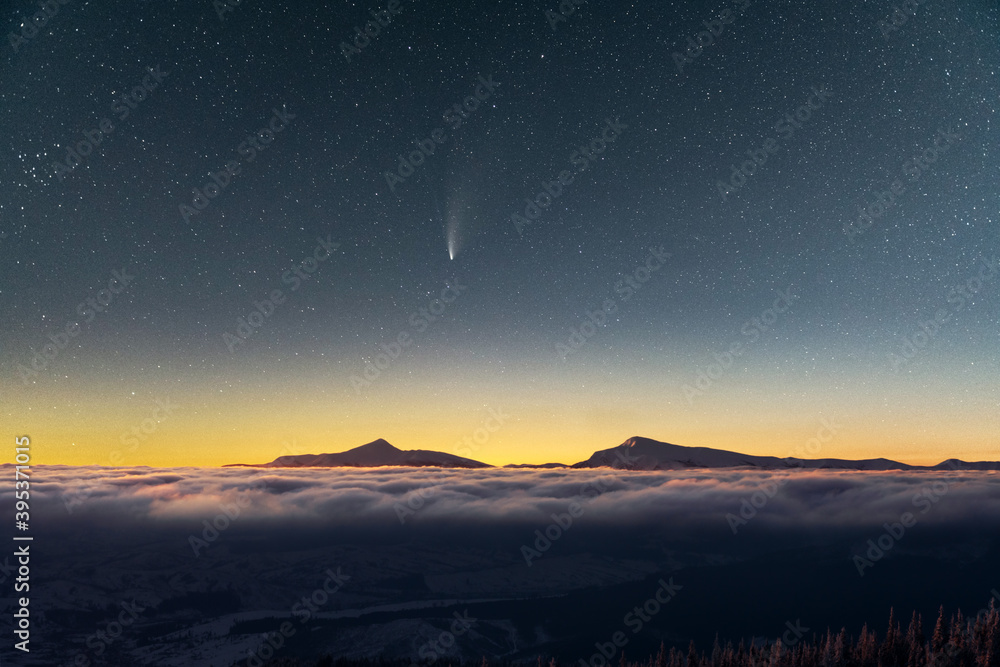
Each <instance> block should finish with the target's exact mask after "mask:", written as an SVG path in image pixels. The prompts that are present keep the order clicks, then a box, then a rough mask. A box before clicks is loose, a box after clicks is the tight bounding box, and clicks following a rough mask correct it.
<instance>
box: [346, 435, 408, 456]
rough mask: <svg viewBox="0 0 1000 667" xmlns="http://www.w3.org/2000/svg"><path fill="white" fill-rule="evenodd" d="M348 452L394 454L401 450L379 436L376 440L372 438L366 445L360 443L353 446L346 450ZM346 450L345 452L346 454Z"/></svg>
mask: <svg viewBox="0 0 1000 667" xmlns="http://www.w3.org/2000/svg"><path fill="white" fill-rule="evenodd" d="M347 451H348V452H356V453H358V454H362V453H364V454H395V453H396V452H399V451H401V450H399V449H397V448H396V447H393V446H392V445H390V444H389V442H388V441H386V440H383V439H382V438H379V439H378V440H372V441H371V442H369V443H368V444H366V445H361V446H359V447H355V448H354V449H349V450H347ZM346 453H347V452H345V454H346Z"/></svg>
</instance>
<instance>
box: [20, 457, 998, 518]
mask: <svg viewBox="0 0 1000 667" xmlns="http://www.w3.org/2000/svg"><path fill="white" fill-rule="evenodd" d="M32 482H33V484H32V490H33V492H35V494H37V496H38V497H37V498H36V499H35V507H34V508H33V509H34V510H35V511H36V512H38V513H40V514H41V515H44V516H46V517H48V519H49V520H51V521H53V522H58V521H59V520H60V518H69V517H72V519H73V520H74V521H78V520H90V521H109V522H122V521H125V522H128V521H143V522H163V523H172V522H186V521H191V520H195V521H198V520H201V519H202V518H205V517H209V516H213V515H215V514H217V513H219V512H220V507H221V506H227V505H228V506H232V505H234V504H235V505H237V506H238V507H240V508H241V509H240V515H241V517H242V518H241V522H243V523H253V522H255V521H268V522H271V521H274V520H293V521H305V522H319V523H322V524H326V525H332V526H336V525H343V526H352V525H366V526H373V525H380V524H386V525H392V524H395V525H399V524H401V523H409V524H411V525H414V524H418V523H425V524H433V523H448V524H454V523H464V522H471V523H474V524H476V525H488V524H491V523H503V524H518V523H528V524H537V523H539V522H541V523H545V522H548V521H550V516H551V515H552V514H553V513H563V512H567V511H569V507H570V504H571V503H574V502H575V503H578V504H579V509H578V510H576V511H578V512H579V513H581V516H583V515H585V516H586V517H587V518H586V523H588V524H592V525H601V524H604V525H608V524H612V525H627V524H646V523H662V522H663V521H665V520H669V521H670V522H672V523H673V524H674V525H691V524H694V525H704V524H707V523H712V524H718V523H719V522H720V521H722V522H725V521H726V520H727V519H726V517H727V516H728V517H730V518H729V520H730V521H731V520H732V517H740V518H741V519H743V520H752V521H753V522H755V524H757V525H760V526H761V527H764V526H769V527H771V528H777V529H780V528H784V527H793V528H794V527H802V528H808V527H811V526H825V527H829V528H836V527H864V526H868V525H875V526H879V525H881V524H882V522H885V521H894V520H898V519H899V517H900V516H901V515H902V514H903V513H905V512H910V513H912V514H913V515H914V516H915V517H917V518H918V519H919V520H920V521H921V522H923V523H926V524H939V525H944V526H946V525H954V524H955V523H962V522H967V521H971V520H975V521H980V522H984V523H993V524H996V523H998V522H1000V483H998V482H1000V474H998V473H997V472H901V471H892V472H877V473H876V472H854V471H848V472H845V471H818V472H817V471H809V472H807V471H756V470H742V469H741V470H725V471H706V470H697V471H685V472H669V471H666V472H628V471H620V470H610V469H597V470H497V469H489V470H448V469H436V468H434V469H432V468H421V469H412V468H406V469H404V468H377V469H277V470H276V469H268V470H264V469H254V468H171V469H159V468H146V467H142V468H99V467H68V466H46V467H40V468H38V469H37V470H36V471H35V475H34V476H33V479H32ZM401 517H402V518H401Z"/></svg>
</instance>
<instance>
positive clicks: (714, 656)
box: [265, 600, 1000, 667]
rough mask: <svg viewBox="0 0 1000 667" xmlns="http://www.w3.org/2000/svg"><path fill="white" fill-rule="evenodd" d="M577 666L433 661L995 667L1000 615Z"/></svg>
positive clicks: (992, 609)
mask: <svg viewBox="0 0 1000 667" xmlns="http://www.w3.org/2000/svg"><path fill="white" fill-rule="evenodd" d="M603 660H604V658H603V656H600V655H598V656H597V659H596V660H595V661H594V662H596V663H597V664H594V662H592V663H585V662H584V661H583V660H570V661H560V660H558V659H556V658H554V657H552V658H545V659H543V658H542V657H541V656H539V657H537V658H536V659H534V660H530V661H528V660H525V661H513V662H512V661H510V660H503V661H495V660H490V659H488V658H482V659H481V660H478V661H474V662H467V661H459V660H449V661H445V660H439V661H438V662H437V663H436V664H435V665H434V667H512V666H513V665H520V666H522V667H523V666H524V665H525V664H531V663H535V665H537V667H605V665H606V666H607V667H1000V612H998V610H997V607H996V605H995V603H994V601H993V600H991V601H990V606H989V609H984V610H982V611H980V612H979V614H977V615H976V616H975V617H966V616H963V615H962V612H961V611H958V612H957V613H955V614H952V615H951V616H949V617H946V616H945V613H944V607H942V608H941V610H940V612H939V614H938V618H937V622H936V623H935V624H934V628H933V631H932V632H931V636H930V637H927V636H926V635H925V633H924V625H923V619H922V618H921V617H920V615H919V614H917V613H914V614H913V616H912V617H911V619H910V622H909V624H908V625H907V627H906V629H905V630H904V629H903V627H902V626H901V625H900V623H899V622H898V621H897V620H896V618H895V614H894V612H892V611H891V610H890V612H889V628H888V631H887V632H886V633H885V635H884V636H882V637H881V638H880V637H879V636H878V635H877V634H876V633H875V632H872V631H870V630H869V629H868V626H867V625H866V626H865V627H863V628H862V629H861V633H860V634H859V635H858V636H857V637H854V636H852V635H849V634H848V633H847V630H845V629H841V630H840V632H839V633H836V634H834V633H831V632H830V631H827V632H826V634H825V635H820V636H816V635H814V636H813V637H812V639H801V640H794V641H793V642H786V641H783V640H778V641H774V642H770V643H763V642H761V643H750V644H748V643H746V642H740V643H739V644H738V645H734V644H732V643H731V642H730V643H726V644H725V645H722V644H720V643H719V640H718V639H716V641H715V644H714V645H713V646H712V648H711V649H710V650H708V649H706V650H699V649H698V647H697V646H695V644H694V642H691V644H690V645H689V647H688V649H687V650H686V651H683V650H677V649H676V648H670V649H669V650H668V649H667V648H666V647H665V646H664V645H663V644H661V645H660V650H659V652H658V654H657V655H655V656H649V657H647V658H645V659H640V660H639V661H632V660H631V659H629V657H628V656H626V655H625V654H624V653H621V654H618V655H617V656H615V658H614V659H613V660H612V664H608V663H606V662H603ZM265 664H266V667H430V665H428V664H425V662H418V663H414V662H412V661H409V660H398V659H395V660H387V659H362V660H357V659H352V660H347V659H342V658H333V657H331V656H325V657H323V658H321V659H319V660H312V661H300V660H289V659H287V658H286V659H275V660H271V661H269V662H267V663H265Z"/></svg>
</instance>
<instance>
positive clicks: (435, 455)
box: [233, 436, 1000, 470]
mask: <svg viewBox="0 0 1000 667" xmlns="http://www.w3.org/2000/svg"><path fill="white" fill-rule="evenodd" d="M233 465H237V466H241V465H242V466H246V465H249V464H239V463H238V464H233ZM381 466H410V467H439V468H492V467H493V466H491V465H489V464H487V463H482V462H480V461H474V460H472V459H467V458H463V457H461V456H455V455H454V454H446V453H444V452H435V451H432V450H426V449H410V450H404V449H397V448H396V447H393V446H392V445H390V444H389V443H388V442H386V441H385V440H382V439H381V438H380V439H378V440H376V441H374V442H369V443H368V444H367V445H361V446H360V447H355V448H354V449H349V450H347V451H346V452H340V453H337V454H299V455H295V456H279V457H278V458H276V459H275V460H273V461H271V462H270V463H263V464H260V465H258V466H251V467H261V468H307V467H315V468H336V467H351V468H377V467H381ZM503 467H504V468H515V469H517V468H617V469H619V470H686V469H689V468H710V469H714V468H763V469H768V470H783V469H788V468H802V469H807V470H831V469H832V470H1000V461H974V462H967V461H961V460H959V459H948V460H947V461H942V462H941V463H938V464H937V465H934V466H914V465H909V464H907V463H900V462H898V461H891V460H889V459H862V460H858V461H854V460H850V459H800V458H793V457H789V458H778V457H776V456H754V455H752V454H740V453H738V452H730V451H726V450H724V449H712V448H711V447H684V446H683V445H672V444H670V443H667V442H659V441H657V440H652V439H650V438H641V437H638V436H636V437H633V438H629V439H628V440H626V441H625V442H623V443H622V444H620V445H618V446H617V447H612V448H610V449H602V450H600V451H597V452H594V454H593V455H592V456H591V457H590V458H589V459H587V460H586V461H581V462H579V463H575V464H573V465H571V466H567V465H563V464H562V463H543V464H531V463H520V464H509V465H505V466H503Z"/></svg>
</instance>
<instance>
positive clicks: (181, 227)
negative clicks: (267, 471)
mask: <svg viewBox="0 0 1000 667" xmlns="http://www.w3.org/2000/svg"><path fill="white" fill-rule="evenodd" d="M897 5H898V6H899V7H902V6H903V5H902V4H900V3H897ZM52 6H54V7H58V12H57V13H56V14H55V15H54V16H52V17H51V18H48V19H47V21H46V22H45V25H44V26H43V27H42V28H40V29H39V30H38V31H37V34H36V35H35V36H34V37H31V38H26V39H18V38H15V39H13V41H12V38H11V36H10V34H13V35H20V34H21V33H22V27H21V20H22V16H27V17H29V20H30V14H31V13H32V12H34V11H38V5H37V4H36V3H33V2H32V3H29V2H27V1H25V0H18V1H17V2H15V3H13V7H8V9H7V10H6V12H5V13H4V27H5V32H10V31H12V32H10V34H9V35H7V37H6V38H5V40H4V44H3V47H2V53H3V55H2V60H0V114H2V126H3V127H4V128H5V130H6V131H5V132H4V133H3V139H2V141H3V144H4V146H3V150H2V152H0V250H2V256H3V258H4V261H3V265H2V268H0V310H2V313H3V318H2V324H0V352H2V354H0V358H2V378H3V379H2V385H0V390H2V396H0V402H2V403H0V408H2V414H3V418H4V423H5V424H7V425H8V429H13V430H12V431H11V432H10V435H11V436H12V435H14V431H16V432H17V433H18V434H24V433H26V434H29V435H30V436H31V438H32V445H33V448H32V452H33V455H34V456H33V462H34V463H66V464H102V465H110V464H124V465H146V464H148V465H209V466H213V465H221V464H226V463H235V462H246V463H260V462H264V461H269V460H271V459H273V458H275V457H277V456H279V455H282V454H287V453H289V452H292V453H319V452H329V451H341V450H344V449H348V448H350V447H354V446H357V445H360V444H363V443H365V442H369V441H371V440H375V439H376V438H385V439H387V440H388V441H389V442H391V443H393V444H394V445H396V446H397V447H400V448H403V449H416V448H424V449H437V450H441V451H447V452H452V453H461V454H462V455H466V456H470V457H471V458H475V459H478V460H482V461H486V462H488V463H493V464H504V463H512V462H513V463H517V462H532V463H541V462H547V461H561V462H564V463H573V462H575V461H579V460H583V459H585V458H587V457H588V456H589V455H590V454H591V453H592V452H593V451H594V450H596V449H604V448H608V447H612V446H615V445H617V444H619V443H621V442H622V441H623V440H625V439H626V438H628V437H630V436H634V435H642V436H646V437H651V438H655V439H658V440H663V441H668V442H673V443H676V444H681V445H691V446H711V447H718V448H723V449H733V450H737V451H744V452H747V453H754V454H771V455H776V456H786V455H788V454H789V453H790V452H791V451H792V450H793V449H794V448H796V447H798V446H800V445H801V444H802V443H803V442H805V441H806V440H807V439H808V438H810V437H812V436H813V435H814V434H815V433H816V432H817V429H819V428H820V427H821V426H822V421H821V420H823V419H826V420H828V421H829V420H833V422H834V423H836V424H837V425H838V429H837V435H836V437H835V438H834V439H833V440H832V441H831V442H829V443H828V444H826V445H824V448H823V451H822V453H821V454H819V455H820V456H840V457H848V458H865V457H876V456H885V457H888V458H894V459H896V460H902V461H906V462H908V463H936V462H939V461H941V460H943V459H945V458H948V457H951V456H955V457H958V458H962V459H965V460H983V459H991V460H993V459H996V458H997V456H996V454H995V452H996V451H997V446H998V445H1000V442H998V440H997V433H1000V428H998V427H1000V418H998V417H1000V382H998V381H997V378H998V377H1000V325H998V322H1000V265H998V264H997V261H998V259H997V258H998V257H1000V235H998V232H997V224H998V219H1000V212H998V210H1000V209H998V206H1000V171H998V166H1000V141H998V139H1000V135H998V133H997V132H998V128H997V127H996V125H997V119H996V118H995V115H996V109H997V105H998V99H1000V97H998V94H1000V83H998V74H1000V12H998V9H997V7H996V3H995V2H986V1H984V0H973V1H972V2H950V1H948V0H927V1H926V2H924V3H922V4H920V5H913V6H912V7H911V6H910V5H907V7H909V8H910V9H909V10H903V9H901V10H900V13H899V14H897V18H896V22H897V24H899V25H896V26H892V25H891V21H892V16H893V12H894V9H893V4H892V3H890V2H865V3H861V2H850V3H803V2H762V1H761V0H751V1H750V2H747V0H736V1H734V2H730V3H726V2H719V3H701V2H680V3H676V2H674V3H671V2H666V3H663V2H656V3H654V2H648V3H637V4H631V3H617V2H616V3H598V2H582V3H580V4H573V3H572V2H571V1H570V0H566V1H565V2H564V3H563V4H562V7H563V11H564V12H565V13H566V15H565V16H563V15H561V14H559V7H560V6H559V4H558V3H557V2H556V0H549V1H548V2H545V1H542V2H505V3H502V4H497V3H486V2H478V1H477V2H471V3H452V4H445V3H436V4H434V3H430V2H428V1H427V0H399V2H396V1H395V0H394V2H393V3H391V5H390V4H388V3H381V2H379V3H376V2H371V3H363V2H348V3H346V4H345V3H342V2H332V3H329V6H327V7H322V6H312V5H311V4H310V3H300V4H293V5H285V4H274V3H265V2H260V1H256V0H244V1H243V2H242V3H240V4H239V5H238V6H229V5H224V4H223V3H222V2H217V3H216V6H213V4H212V2H211V1H210V0H199V1H198V2H157V1H155V0H151V1H148V2H133V3H126V4H125V5H121V4H105V3H93V2H82V1H81V0H71V1H70V2H68V3H67V4H58V3H53V5H52ZM220 7H225V9H226V10H227V11H225V12H224V13H223V14H222V16H221V17H220V15H219V8H220ZM390 9H393V10H395V13H390V11H389V10H390ZM230 10H231V11H230ZM50 11H51V8H50ZM547 12H548V14H547ZM386 17H389V18H391V21H389V22H388V23H387V25H385V26H376V23H375V21H376V20H377V19H381V20H382V21H383V22H385V18H386ZM720 17H721V18H720ZM903 18H905V21H904V20H903ZM563 19H565V20H563ZM366 21H372V22H373V23H372V24H370V25H369V32H371V33H372V34H374V33H375V29H374V28H373V27H372V26H376V27H377V32H378V34H375V35H374V36H373V37H358V34H362V35H363V31H364V29H365V23H366ZM706 23H707V24H708V26H706ZM880 24H881V25H880ZM355 27H358V28H359V31H358V32H356V31H355ZM890 28H891V29H890ZM710 29H711V30H715V31H716V32H719V30H720V29H721V33H720V34H717V35H712V34H711V33H710V32H708V31H709V30H710ZM24 32H25V34H31V32H32V31H31V29H28V28H25V29H24ZM698 33H702V34H701V35H700V36H699V34H698ZM356 38H357V41H355V39H356ZM689 39H690V40H691V41H690V43H689V41H688V40H689ZM699 40H700V41H701V42H702V43H703V44H704V46H698V42H699ZM345 44H347V45H349V46H347V47H345ZM675 54H676V55H675ZM144 82H145V88H144V87H143V86H144ZM137 87H138V88H137ZM477 94H478V95H479V97H478V98H477V97H476V95H477ZM123 95H129V96H132V97H131V99H129V100H128V101H126V100H123V99H122V96H123ZM139 98H143V99H139ZM456 105H458V106H457V107H456ZM463 105H464V106H463ZM806 105H811V108H810V106H806ZM126 112H127V113H126ZM796 114H798V115H797V116H796ZM102 124H103V125H102ZM102 127H103V128H107V130H108V131H102V130H101V128H102ZM268 128H269V129H268ZM258 131H260V132H259V133H258ZM87 133H89V136H90V137H91V139H93V140H99V144H98V145H96V146H94V147H93V150H92V152H90V151H89V148H90V146H89V145H88V144H87V143H86V141H88V140H87ZM255 135H256V138H255ZM602 136H603V139H599V140H597V141H592V140H595V139H598V138H601V137H602ZM605 140H607V141H605ZM421 145H422V146H423V147H424V148H423V151H424V152H425V153H426V155H425V154H424V153H421V152H420V151H421V149H420V148H419V146H421ZM71 147H76V148H77V149H79V150H80V152H81V153H83V152H89V155H86V156H83V155H81V156H80V158H79V161H80V164H79V165H77V166H74V167H73V168H72V169H69V168H67V167H66V166H65V165H66V163H67V161H69V163H70V164H71V165H72V163H73V162H75V161H76V160H75V158H68V157H67V155H68V151H69V150H70V148H71ZM431 150H433V152H431ZM592 150H593V152H591V151H592ZM413 151H417V152H416V153H413ZM401 156H402V157H401ZM754 156H756V158H757V160H758V162H757V163H754V162H753V161H752V158H753V157H754ZM401 159H405V160H410V159H412V161H413V162H416V163H419V164H417V165H416V166H414V167H412V173H411V166H410V165H404V166H403V167H400V161H401ZM914 159H918V161H917V162H914ZM748 160H751V161H750V162H747V161H748ZM57 162H58V163H62V165H63V166H61V167H58V168H57V167H56V166H55V165H56V163H57ZM741 168H742V169H743V172H742V173H740V171H739V170H740V169H741ZM390 174H391V176H390ZM560 176H561V177H562V179H563V182H560ZM213 179H214V180H213ZM206 185H208V186H209V187H208V188H207V190H208V193H207V194H206V193H204V191H202V194H198V195H197V196H196V195H195V193H194V192H193V189H194V188H198V189H202V188H205V186H206ZM546 188H548V192H546ZM209 195H211V196H210V197H209ZM555 195H558V196H555ZM526 198H528V200H532V199H533V200H535V202H536V204H529V203H528V202H526ZM880 198H881V200H882V202H883V203H882V204H878V205H877V206H874V207H873V205H875V204H876V203H877V202H879V200H880ZM202 206H203V208H201V210H199V209H198V208H197V207H202ZM534 206H538V208H537V210H536V209H535V208H533V207H534ZM526 208H528V211H526ZM863 208H864V209H867V213H863V212H862V209H863ZM513 214H517V216H521V217H517V218H513V217H512V215H513ZM865 215H867V216H870V217H869V218H865V217H864V216H865ZM530 218H534V219H530ZM116 272H117V273H116ZM131 276H134V278H132V277H131ZM109 287H110V288H111V289H107V288H109ZM101 290H104V291H103V292H102V291H101ZM276 291H280V293H279V292H276ZM116 292H117V293H116ZM88 299H91V300H92V301H91V302H89V303H88ZM272 299H273V300H272ZM255 304H259V305H255ZM422 309H423V310H422ZM254 312H256V313H258V314H256V315H253V314H252V313H254ZM238 318H244V319H245V320H246V323H242V322H240V321H239V319H238ZM755 318H756V319H755ZM253 324H259V326H253ZM77 327H78V328H77ZM67 330H69V331H71V332H72V333H73V335H72V336H71V335H69V334H68V333H66V332H67ZM241 334H242V335H241ZM400 342H402V343H403V345H399V343H400ZM46 345H49V346H50V347H48V348H47V349H46V347H45V346H46ZM396 345H399V347H398V348H397V347H396ZM46 355H47V356H48V357H49V358H46ZM380 355H384V356H380ZM393 356H394V358H393ZM157 402H159V403H157ZM495 414H499V415H501V416H502V420H501V421H502V424H501V425H500V428H499V429H497V430H496V432H494V433H489V434H488V436H486V437H483V434H485V433H486V432H485V431H484V430H481V429H482V428H483V425H484V424H485V423H486V422H487V420H489V419H490V418H491V415H495ZM494 423H495V422H494ZM477 429H479V430H477ZM463 438H469V439H470V442H472V445H471V446H469V444H468V443H466V444H465V445H464V446H463V445H461V444H460V443H462V442H463ZM473 438H475V439H473Z"/></svg>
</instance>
